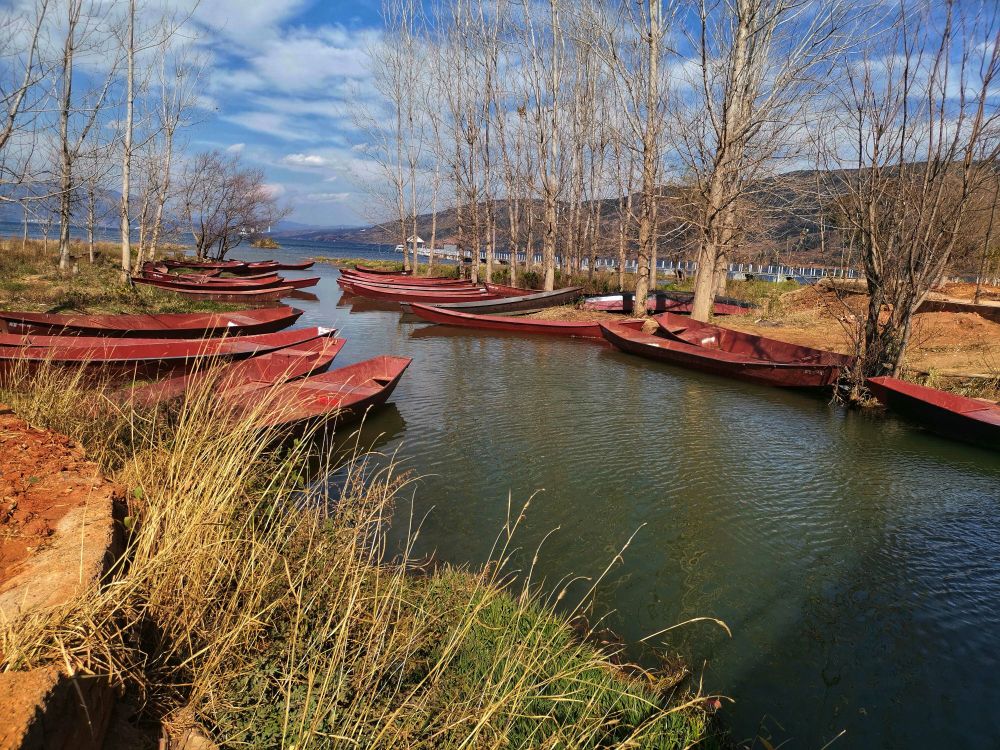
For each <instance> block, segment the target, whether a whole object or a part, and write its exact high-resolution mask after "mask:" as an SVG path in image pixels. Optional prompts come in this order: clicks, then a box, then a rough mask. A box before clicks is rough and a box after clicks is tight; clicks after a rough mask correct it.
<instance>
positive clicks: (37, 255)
mask: <svg viewBox="0 0 1000 750" xmlns="http://www.w3.org/2000/svg"><path fill="white" fill-rule="evenodd" d="M98 249H99V250H100V253H101V254H100V256H99V257H98V258H97V260H96V261H95V262H94V263H93V264H91V263H90V262H89V261H88V259H87V248H86V245H85V244H84V243H80V242H73V243H72V244H71V250H72V254H73V256H74V258H75V260H74V261H73V263H74V265H73V268H72V269H71V270H69V271H61V270H60V269H59V259H58V251H57V246H56V243H54V242H52V241H49V242H48V247H46V243H44V242H42V241H41V240H28V241H27V242H22V240H21V239H20V238H8V239H0V307H3V308H7V309H9V310H30V311H36V312H39V311H41V312H81V313H167V312H195V311H214V310H227V309H233V307H234V306H233V305H222V304H219V303H216V302H203V301H198V300H191V299H189V298H187V297H183V296H181V295H179V294H171V293H170V292H165V291H161V290H158V289H154V288H152V287H138V286H136V287H129V286H126V285H125V284H122V283H121V281H120V276H119V266H118V263H119V260H118V257H119V256H118V253H119V252H120V251H119V248H118V246H117V245H115V244H113V243H106V242H102V243H98Z"/></svg>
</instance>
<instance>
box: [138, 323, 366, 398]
mask: <svg viewBox="0 0 1000 750" xmlns="http://www.w3.org/2000/svg"><path fill="white" fill-rule="evenodd" d="M320 330H321V334H320V335H319V336H318V337H316V338H314V339H312V340H310V341H304V342H302V343H299V344H294V345H292V346H286V347H282V348H281V349H276V350H275V351H272V352H267V353H266V354H261V355H258V356H254V357H250V358H248V359H243V360H239V361H237V362H232V363H229V364H226V365H223V366H222V367H216V368H202V369H199V370H196V371H194V372H191V373H188V374H186V375H178V376H176V377H172V378H167V379H165V380H159V381H157V382H155V383H150V384H149V385H144V386H140V387H138V388H133V389H132V390H131V391H130V393H129V396H130V397H131V398H132V399H133V400H134V401H135V402H136V403H139V404H144V405H147V406H151V405H153V404H157V403H161V402H163V401H168V400H170V399H174V398H179V397H181V396H183V395H184V394H185V393H186V392H187V391H188V389H190V388H192V387H197V386H199V385H201V384H203V383H204V384H205V386H206V387H211V389H212V391H211V392H212V395H213V396H214V397H215V398H221V399H230V400H231V399H247V398H256V397H258V396H259V391H261V390H263V389H265V388H270V387H271V386H273V385H277V384H278V383H285V382H288V381H291V380H298V379H299V378H304V377H306V376H308V375H313V374H316V373H321V372H325V371H326V370H327V369H328V368H329V367H330V364H331V363H332V362H333V360H334V358H335V357H336V356H337V354H339V353H340V350H341V349H343V348H344V344H345V343H347V342H346V341H345V339H338V338H334V337H333V336H334V334H335V333H336V331H335V330H333V329H329V330H326V331H323V329H320Z"/></svg>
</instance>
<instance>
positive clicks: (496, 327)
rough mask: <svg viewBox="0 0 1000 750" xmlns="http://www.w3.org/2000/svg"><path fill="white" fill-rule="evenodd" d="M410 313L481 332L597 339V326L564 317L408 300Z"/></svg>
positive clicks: (599, 332)
mask: <svg viewBox="0 0 1000 750" xmlns="http://www.w3.org/2000/svg"><path fill="white" fill-rule="evenodd" d="M407 307H408V308H409V310H410V311H412V312H413V314H414V315H417V316H419V317H421V318H423V319H424V320H429V321H430V322H432V323H440V324H442V325H449V326H460V327H462V328H476V329H479V330H482V331H513V332H514V333H528V334H543V335H547V336H577V337H580V338H589V339H599V338H601V326H600V325H599V324H598V323H597V322H596V321H594V322H577V321H566V320H537V319H535V318H523V317H517V316H510V315H473V314H470V313H467V312H462V311H461V310H448V309H443V308H440V307H434V306H432V305H421V304H418V303H415V302H411V303H408V305H407Z"/></svg>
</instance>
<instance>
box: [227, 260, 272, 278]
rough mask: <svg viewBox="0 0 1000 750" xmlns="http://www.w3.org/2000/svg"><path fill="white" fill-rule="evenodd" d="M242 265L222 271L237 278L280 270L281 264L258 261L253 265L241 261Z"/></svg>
mask: <svg viewBox="0 0 1000 750" xmlns="http://www.w3.org/2000/svg"><path fill="white" fill-rule="evenodd" d="M241 263H242V265H240V266H237V267H235V268H227V269H224V270H226V271H228V272H229V273H232V274H235V275H237V276H246V275H248V274H252V273H262V272H264V271H267V272H270V271H278V270H280V268H281V264H280V263H278V262H276V261H273V260H259V261H255V262H253V263H251V262H247V261H241Z"/></svg>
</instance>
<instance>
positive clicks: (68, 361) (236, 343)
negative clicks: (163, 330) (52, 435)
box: [0, 328, 328, 376]
mask: <svg viewBox="0 0 1000 750" xmlns="http://www.w3.org/2000/svg"><path fill="white" fill-rule="evenodd" d="M327 330H328V329H321V328H303V329H295V330H290V331H280V332H278V333H265V334H258V335H251V336H233V337H231V338H228V337H227V338H217V339H171V340H162V339H114V338H105V337H93V336H19V335H14V334H0V373H2V374H9V373H11V372H14V371H16V369H17V368H18V367H27V368H29V370H30V369H32V368H37V367H38V366H41V365H44V364H46V363H48V364H52V365H56V366H71V367H87V368H88V369H90V370H95V371H100V372H101V373H104V374H108V375H127V374H133V375H141V376H150V375H158V374H162V373H168V372H169V373H174V372H179V371H187V370H189V369H191V368H193V367H195V366H199V365H204V364H209V363H211V361H213V360H226V359H243V358H245V357H252V356H254V355H258V354H265V353H267V352H270V351H274V350H275V349H281V348H283V347H287V346H296V345H298V344H301V343H303V342H306V341H311V340H312V339H315V338H317V337H320V336H325V335H327Z"/></svg>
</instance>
